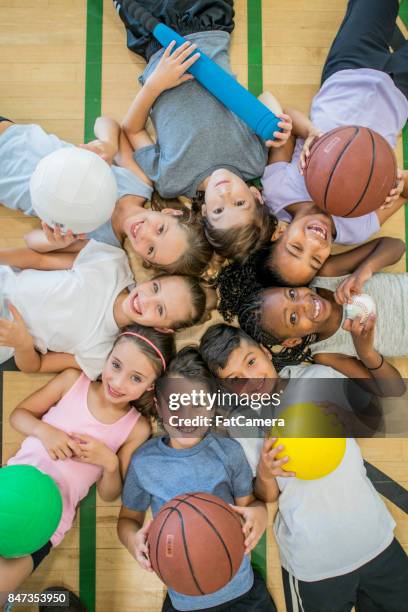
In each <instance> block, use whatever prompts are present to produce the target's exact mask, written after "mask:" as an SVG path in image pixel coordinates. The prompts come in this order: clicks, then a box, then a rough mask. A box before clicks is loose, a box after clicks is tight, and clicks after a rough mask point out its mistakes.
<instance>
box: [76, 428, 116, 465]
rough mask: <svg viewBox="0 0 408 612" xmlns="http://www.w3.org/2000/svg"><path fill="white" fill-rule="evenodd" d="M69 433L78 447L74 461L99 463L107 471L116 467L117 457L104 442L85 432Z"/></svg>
mask: <svg viewBox="0 0 408 612" xmlns="http://www.w3.org/2000/svg"><path fill="white" fill-rule="evenodd" d="M70 435H71V436H72V437H73V439H74V440H75V441H76V442H77V444H78V448H79V452H78V453H77V456H76V457H75V460H76V461H81V462H82V463H92V464H93V465H99V466H100V467H102V468H103V469H104V470H107V471H108V472H114V471H115V470H116V469H117V467H118V465H119V459H118V457H117V455H116V454H115V453H114V452H113V451H112V450H111V449H110V448H109V447H108V446H106V444H104V443H103V442H101V441H100V440H97V439H96V438H93V437H92V436H88V435H87V434H77V433H72V432H70Z"/></svg>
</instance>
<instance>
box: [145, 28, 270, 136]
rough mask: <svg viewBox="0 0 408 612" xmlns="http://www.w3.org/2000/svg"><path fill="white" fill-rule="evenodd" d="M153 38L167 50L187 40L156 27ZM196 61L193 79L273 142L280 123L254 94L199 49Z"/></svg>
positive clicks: (258, 132) (167, 29) (260, 134)
mask: <svg viewBox="0 0 408 612" xmlns="http://www.w3.org/2000/svg"><path fill="white" fill-rule="evenodd" d="M153 35H154V37H155V38H156V39H157V40H158V41H159V43H160V44H161V45H162V46H163V47H167V46H168V45H169V44H170V43H171V41H172V40H175V41H176V47H175V48H178V47H179V46H180V45H182V44H183V43H185V42H186V39H185V38H183V36H180V34H177V32H175V31H174V30H172V29H171V28H169V27H168V26H166V25H164V24H163V23H159V24H157V25H156V26H155V27H154V29H153ZM197 51H198V52H199V53H200V57H199V59H198V60H197V61H196V62H195V63H194V64H193V65H192V66H191V67H190V68H189V69H188V72H190V73H191V74H192V75H193V76H194V78H195V79H197V81H198V82H199V83H201V85H202V86H203V87H205V88H206V89H207V90H208V91H209V92H210V93H212V94H213V96H215V97H216V98H217V99H218V100H219V101H220V102H222V103H223V104H224V105H225V106H226V107H227V108H228V109H229V110H231V111H232V112H234V113H235V114H236V115H238V117H239V118H240V119H242V121H244V122H245V123H246V124H247V125H249V127H250V128H252V130H253V131H254V132H255V134H258V136H260V137H261V138H263V139H264V140H273V139H274V138H273V132H280V131H281V130H280V128H278V123H279V121H281V120H280V119H279V117H277V116H276V115H275V114H274V113H273V112H272V111H271V110H270V109H269V108H268V107H267V106H265V104H262V102H260V101H259V100H258V99H257V98H256V97H255V96H254V95H253V94H251V93H250V92H249V91H248V90H247V89H245V87H243V86H242V85H241V84H240V83H238V81H236V80H235V79H234V78H233V77H232V76H231V75H230V74H228V72H225V70H224V69H223V68H221V67H220V66H218V64H216V63H215V62H214V61H213V60H212V59H210V58H209V57H208V55H206V54H205V53H203V52H202V51H201V50H200V49H196V50H195V51H194V53H196V52H197Z"/></svg>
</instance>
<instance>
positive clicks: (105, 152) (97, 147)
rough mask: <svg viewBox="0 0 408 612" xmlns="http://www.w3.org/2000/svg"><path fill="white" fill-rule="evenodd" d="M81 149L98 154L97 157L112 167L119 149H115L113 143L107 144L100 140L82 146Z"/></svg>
mask: <svg viewBox="0 0 408 612" xmlns="http://www.w3.org/2000/svg"><path fill="white" fill-rule="evenodd" d="M79 148H80V149H86V150H87V151H91V152H92V153H96V155H98V156H99V157H100V158H101V159H103V160H104V161H106V163H107V164H109V165H110V166H111V165H112V162H113V158H114V157H115V155H116V153H117V152H118V150H117V147H114V146H113V145H112V143H111V142H105V141H104V140H99V138H96V139H95V140H91V141H90V142H87V143H85V144H80V145H79Z"/></svg>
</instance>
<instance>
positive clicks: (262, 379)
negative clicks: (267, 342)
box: [217, 340, 278, 394]
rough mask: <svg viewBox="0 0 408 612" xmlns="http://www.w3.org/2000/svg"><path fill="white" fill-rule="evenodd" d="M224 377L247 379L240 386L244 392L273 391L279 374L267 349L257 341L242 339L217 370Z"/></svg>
mask: <svg viewBox="0 0 408 612" xmlns="http://www.w3.org/2000/svg"><path fill="white" fill-rule="evenodd" d="M217 374H218V376H219V377H220V378H223V379H233V380H234V381H236V380H237V379H246V382H245V383H244V384H243V385H242V386H241V387H240V392H241V393H243V392H245V393H249V394H251V393H271V392H272V390H273V389H274V387H275V385H276V382H277V380H278V374H277V372H276V370H275V368H274V366H273V363H272V356H271V354H270V353H269V351H268V350H267V349H265V348H264V347H262V346H260V345H259V344H257V343H254V342H249V341H248V340H241V341H240V343H239V346H238V347H237V348H236V349H234V350H233V351H232V352H231V354H230V356H229V357H228V360H227V363H226V364H225V366H224V367H223V368H220V369H219V370H218V372H217Z"/></svg>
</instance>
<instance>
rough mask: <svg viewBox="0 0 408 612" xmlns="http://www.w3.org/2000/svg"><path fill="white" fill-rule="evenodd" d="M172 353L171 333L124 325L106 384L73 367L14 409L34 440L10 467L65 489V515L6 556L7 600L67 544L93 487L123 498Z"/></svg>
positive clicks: (0, 580) (2, 575)
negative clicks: (30, 544)
mask: <svg viewBox="0 0 408 612" xmlns="http://www.w3.org/2000/svg"><path fill="white" fill-rule="evenodd" d="M172 352H173V340H172V337H171V336H168V335H165V334H160V333H159V332H157V331H155V330H152V329H146V328H143V327H141V326H137V325H133V326H130V327H127V328H124V329H122V330H121V333H120V334H119V335H118V337H117V339H116V341H115V344H114V346H113V349H112V351H111V352H110V354H109V356H108V358H107V360H106V362H105V364H104V367H103V371H102V376H101V379H100V380H99V381H97V382H92V381H91V380H90V379H89V378H88V377H87V376H86V375H85V374H83V373H80V372H78V371H77V370H70V369H68V370H65V371H64V372H62V373H61V374H59V375H58V376H57V377H56V378H54V379H53V380H51V381H50V382H49V383H48V384H46V385H45V386H44V387H42V388H41V389H39V390H38V391H36V392H34V393H33V394H32V395H30V396H29V397H28V398H27V399H25V400H23V401H22V402H21V403H20V404H19V405H18V406H17V408H15V409H14V411H13V412H12V414H11V417H10V420H11V424H12V425H13V427H15V429H17V430H18V431H19V432H21V433H22V434H24V435H26V436H27V438H25V440H24V441H23V444H22V445H21V448H20V449H19V451H18V452H17V453H16V454H15V455H14V456H13V457H12V458H11V459H9V461H8V465H31V466H34V467H36V468H37V469H39V470H40V471H42V472H44V473H46V474H48V475H49V476H50V477H51V478H52V479H53V480H54V481H55V483H56V484H57V486H58V488H59V490H60V493H61V496H62V500H63V511H62V517H61V520H60V523H59V525H58V527H57V530H56V531H55V533H54V534H53V535H52V537H51V538H50V540H49V541H48V542H47V543H45V544H44V546H43V547H42V548H41V549H40V550H37V551H34V552H33V553H32V554H31V555H27V556H24V557H20V558H14V559H4V558H1V557H0V570H1V571H0V596H1V597H2V598H6V597H7V594H8V593H9V592H11V591H14V590H15V589H16V588H17V587H18V586H19V585H20V584H21V583H22V582H23V580H24V579H25V578H27V577H28V576H29V575H30V574H31V572H32V571H33V570H34V569H36V567H37V566H38V565H39V564H40V563H41V561H42V560H43V559H44V557H45V556H46V555H47V554H48V553H49V552H50V550H51V549H52V548H53V547H54V546H57V545H58V544H59V543H60V542H61V541H62V539H63V538H64V536H65V534H66V533H67V531H68V530H69V529H70V528H71V526H72V523H73V521H74V518H75V511H76V508H77V506H78V504H79V502H80V501H81V499H83V498H84V497H85V496H86V494H87V493H88V490H89V488H90V487H91V486H92V485H93V484H94V483H97V488H98V492H99V494H100V496H101V497H102V499H104V500H106V501H112V500H114V499H116V498H117V497H118V495H119V494H120V492H121V489H122V482H123V478H124V476H125V474H126V471H127V467H128V465H129V462H130V458H131V456H132V453H133V452H134V451H135V449H136V448H138V447H139V446H140V445H141V444H142V443H143V442H144V441H145V440H146V439H147V438H148V437H149V435H150V432H151V428H150V422H149V418H148V417H149V415H150V414H151V411H152V409H153V389H154V385H155V381H156V379H157V378H158V377H159V376H160V375H161V374H163V372H164V371H165V369H166V364H167V363H168V362H169V360H170V358H171V355H172ZM21 528H22V529H24V524H22V527H21Z"/></svg>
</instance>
